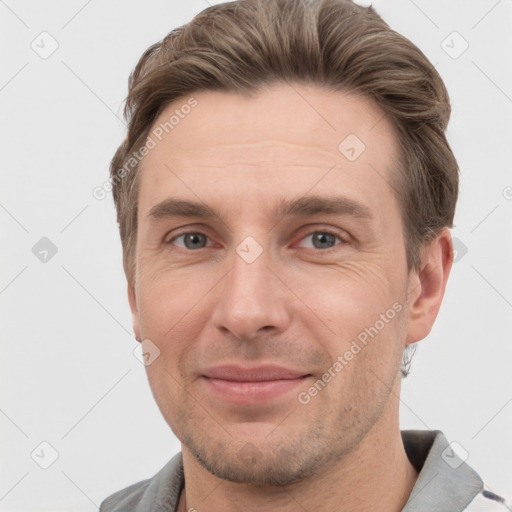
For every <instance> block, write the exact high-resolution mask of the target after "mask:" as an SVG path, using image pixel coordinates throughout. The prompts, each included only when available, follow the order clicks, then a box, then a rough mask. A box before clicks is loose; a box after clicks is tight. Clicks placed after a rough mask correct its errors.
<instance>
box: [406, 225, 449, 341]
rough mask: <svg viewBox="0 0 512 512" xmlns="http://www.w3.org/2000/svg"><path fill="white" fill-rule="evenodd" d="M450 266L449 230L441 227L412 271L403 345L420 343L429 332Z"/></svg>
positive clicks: (437, 309) (441, 298) (439, 305)
mask: <svg viewBox="0 0 512 512" xmlns="http://www.w3.org/2000/svg"><path fill="white" fill-rule="evenodd" d="M452 263H453V247H452V238H451V235H450V231H449V230H448V228H443V230H442V231H441V232H440V233H439V235H438V236H437V237H436V238H435V239H434V240H433V241H432V242H430V243H429V244H428V245H427V246H425V247H424V248H423V250H422V252H421V268H420V269H419V270H417V271H414V272H411V276H410V280H409V292H408V293H409V295H408V325H407V338H406V345H410V344H411V343H415V342H417V341H420V340H422V339H423V338H425V337H426V336H427V335H428V334H429V332H430V331H431V329H432V326H433V325H434V321H435V319H436V317H437V314H438V312H439V308H440V307H441V302H442V300H443V296H444V291H445V288H446V283H447V281H448V276H449V274H450V270H451V267H452Z"/></svg>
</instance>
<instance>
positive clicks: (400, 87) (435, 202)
mask: <svg viewBox="0 0 512 512" xmlns="http://www.w3.org/2000/svg"><path fill="white" fill-rule="evenodd" d="M276 82H284V83H291V82H296V83H297V82H298V83H304V84H315V85H320V86H324V87H326V88H327V89H329V90H339V91H345V92H349V93H355V94H358V95H363V96H364V97H366V98H368V99H370V100H373V101H375V102H376V103H377V104H378V105H379V106H380V108H381V109H382V110H383V111H384V112H385V114H386V115H387V117H388V118H389V119H390V120H391V122H392V124H393V126H394V128H395V130H396V135H397V142H398V146H399V148H400V155H399V162H398V167H399V169H398V170H397V172H395V173H394V174H393V179H394V183H393V184H392V186H393V188H394V190H395V193H396V196H397V200H398V201H399V204H400V208H401V215H402V221H403V228H404V238H405V245H406V254H407V264H408V268H409V270H411V269H419V266H420V263H421V262H420V258H419V254H420V253H419V251H420V248H421V246H422V245H423V244H425V243H427V242H429V241H430V240H432V239H433V238H434V237H435V235H436V234H438V233H439V231H440V229H441V228H443V227H445V226H447V227H452V225H453V217H454V213H455V203H456V201H457V194H458V167H457V162H456V160H455V157H454V155H453V153H452V151H451V149H450V146H449V144H448V142H447V140H446V137H445V133H444V132H445V129H446V127H447V124H448V120H449V117H450V102H449V97H448V92H447V90H446V87H445V86H444V83H443V81H442V79H441V77H440V76H439V74H438V73H437V71H436V70H435V68H434V67H433V66H432V65H431V64H430V62H429V61H428V59H427V58H426V57H425V55H424V54H423V53H422V52H421V50H419V49H418V48H417V47H416V46H415V45H414V44H413V43H412V42H411V41H409V40H408V39H407V38H405V37H403V36H401V35H400V34H398V33H396V32H395V31H393V30H392V29H391V28H390V27H389V26H388V25H387V24H386V23H385V22H384V21H383V20H382V18H381V17H380V16H379V15H378V14H377V13H376V12H375V10H374V9H373V8H372V7H367V8H365V7H362V6H359V5H356V4H354V3H353V2H352V1H350V0H318V1H314V0H239V1H235V2H229V3H223V4H219V5H214V6H211V7H209V8H207V9H205V10H204V11H202V12H201V13H199V14H198V15H197V16H195V17H194V18H193V19H192V21H191V22H190V23H188V24H186V25H184V26H182V27H179V28H176V29H175V30H172V31H171V32H170V33H169V34H168V35H167V36H166V37H165V38H164V39H163V40H162V41H160V42H159V43H156V44H154V45H153V46H151V47H150V48H148V49H147V50H146V52H145V53H144V54H143V55H142V57H141V58H140V60H139V62H138V64H137V66H136V68H135V70H134V71H133V73H132V74H131V76H130V79H129V93H128V97H127V101H126V106H125V117H126V120H127V122H128V133H127V136H126V139H125V140H124V142H123V143H122V145H121V146H120V147H119V149H118V150H117V152H116V154H115V156H114V158H113V160H112V162H111V167H110V174H111V182H112V190H113V196H114V201H115V205H116V209H117V220H118V223H119V229H120V234H121V241H122V246H123V264H124V269H125V273H126V275H127V277H128V279H129V280H130V281H132V280H133V279H134V278H135V246H136V237H137V197H138V182H139V180H138V176H139V172H138V166H137V165H136V164H137V161H138V160H137V159H134V160H133V163H132V170H131V171H130V172H128V171H129V168H127V167H126V163H127V161H128V160H129V159H133V155H134V153H136V152H137V151H138V150H139V148H140V147H142V146H143V145H144V144H145V142H146V140H147V137H148V134H149V131H150V129H151V127H152V125H153V123H154V121H155V120H156V118H157V117H158V116H159V114H160V113H161V112H162V110H163V109H164V108H165V107H166V106H167V105H168V104H169V103H171V102H173V101H175V100H177V99H179V98H183V97H186V96H187V95H191V94H192V93H194V92H198V91H206V90H210V91H212V90H220V91H228V92H237V93H242V94H248V95H251V94H254V93H256V92H258V90H260V89H261V88H262V87H263V86H265V85H270V84H273V83H276ZM340 142H341V141H340Z"/></svg>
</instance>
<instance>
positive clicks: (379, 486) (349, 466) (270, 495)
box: [178, 400, 418, 512]
mask: <svg viewBox="0 0 512 512" xmlns="http://www.w3.org/2000/svg"><path fill="white" fill-rule="evenodd" d="M390 402H395V400H390ZM396 402H398V400H396ZM388 409H389V410H388ZM182 453H183V464H184V473H185V489H184V492H183V493H182V496H181V499H180V506H179V508H178V510H179V511H185V510H195V509H197V510H198V511H199V512H201V510H208V512H234V511H239V510H244V511H246V512H253V511H254V512H260V511H261V510H268V511H273V512H296V511H297V510H322V511H324V512H335V511H336V512H340V511H343V512H366V511H368V512H369V511H372V512H373V511H374V510H379V511H380V512H399V511H401V510H402V509H403V507H404V506H405V504H406V502H407V500H408V498H409V496H410V494H411V491H412V488H413V487H414V484H415V482H416V479H417V476H418V475H417V472H416V470H415V469H414V467H413V466H412V465H411V463H410V462H409V460H408V458H407V455H406V453H405V449H404V446H403V443H402V438H401V434H400V429H399V425H398V403H388V405H387V407H386V410H385V411H384V412H383V415H382V417H381V418H380V420H379V421H378V422H377V423H376V424H375V425H374V426H373V428H372V429H371V430H370V431H369V432H368V433H367V434H366V436H365V437H364V438H363V439H362V440H361V442H360V443H359V444H358V446H357V447H355V448H354V449H353V450H352V451H351V452H350V453H347V454H346V455H345V456H344V457H343V458H342V459H341V460H338V461H336V463H335V464H333V465H332V466H329V467H326V468H325V470H324V471H323V472H322V473H319V474H317V475H315V477H313V478H310V479H307V480H303V481H301V482H298V483H295V484H292V485H289V486H286V487H269V486H255V485H249V484H240V483H234V482H230V481H227V480H222V479H219V478H218V477H216V476H214V475H212V474H211V473H209V472H208V471H207V470H206V469H205V468H203V467H202V466H201V465H200V464H199V463H198V461H197V460H196V459H195V457H194V456H193V455H192V454H191V453H190V452H189V451H188V450H187V449H186V447H184V446H182Z"/></svg>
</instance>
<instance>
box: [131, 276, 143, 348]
mask: <svg viewBox="0 0 512 512" xmlns="http://www.w3.org/2000/svg"><path fill="white" fill-rule="evenodd" d="M128 302H129V303H130V309H131V311H132V322H133V332H134V334H135V339H136V340H137V341H140V339H141V337H140V327H139V310H138V309H137V296H136V293H135V285H134V284H133V283H130V282H128Z"/></svg>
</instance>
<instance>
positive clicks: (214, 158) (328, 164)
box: [139, 84, 397, 214]
mask: <svg viewBox="0 0 512 512" xmlns="http://www.w3.org/2000/svg"><path fill="white" fill-rule="evenodd" d="M192 97H193V100H191V98H190V97H184V98H181V99H179V100H176V101H174V102H173V103H172V104H170V105H168V106H167V107H166V108H165V109H164V111H163V112H162V113H161V115H160V116H159V118H158V119H157V120H156V121H155V123H154V124H153V126H152V128H151V130H150V133H149V136H150V137H151V138H152V139H153V142H154V147H153V148H152V149H151V150H150V151H149V153H148V154H147V155H146V156H145V157H144V159H143V161H142V165H141V172H142V176H141V181H140V190H139V211H140V213H141V214H147V212H148V211H149V209H150V208H151V207H152V206H153V205H154V204H156V203H157V202H159V201H162V200H163V199H165V198H166V196H170V195H172V196H180V197H182V198H187V199H195V200H196V201H197V200H200V201H208V202H209V203H210V202H217V203H218V206H219V207H223V206H225V205H226V203H225V200H226V199H227V198H229V200H230V201H231V203H234V201H235V200H236V199H237V198H238V200H239V206H240V205H241V204H245V205H248V204H250V203H251V202H252V201H254V202H255V203H257V202H258V201H260V202H261V199H262V198H263V197H265V198H266V201H265V202H266V203H267V204H270V205H271V203H272V201H271V199H272V196H275V197H274V198H275V200H276V201H279V199H280V198H282V197H283V196H286V195H287V196H293V195H296V196H300V195H304V194H305V193H306V192H307V189H308V187H309V188H310V189H312V188H314V189H315V190H314V192H315V193H316V194H321V193H332V192H333V187H334V188H336V192H343V193H345V194H346V195H347V196H349V197H351V198H353V199H357V200H361V199H365V200H366V201H367V202H368V203H370V206H371V204H372V203H373V206H374V208H375V209H380V208H382V206H383V203H385V202H386V201H388V202H389V201H395V198H394V194H393V182H392V173H393V172H396V162H397V158H396V157H397V141H396V137H395V132H394V130H393V126H392V124H391V122H390V121H389V120H388V119H387V117H386V116H385V115H384V113H383V111H382V110H381V109H380V108H379V107H378V105H376V104H375V103H374V102H372V101H370V100H368V99H366V98H364V97H362V96H357V95H354V94H348V93H345V92H340V91H329V90H327V89H324V88H322V87H319V86H304V85H299V84H293V85H291V84H277V85H274V86H271V87H267V88H265V89H263V90H261V91H260V92H259V93H258V94H257V95H255V96H253V97H249V96H245V95H241V94H237V93H231V92H220V91H202V92H198V93H196V94H193V95H192ZM187 105H194V106H193V107H189V106H187ZM246 195H250V197H245V196H246Z"/></svg>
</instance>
